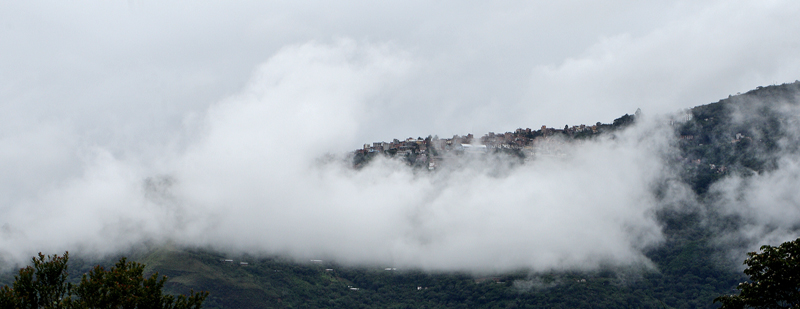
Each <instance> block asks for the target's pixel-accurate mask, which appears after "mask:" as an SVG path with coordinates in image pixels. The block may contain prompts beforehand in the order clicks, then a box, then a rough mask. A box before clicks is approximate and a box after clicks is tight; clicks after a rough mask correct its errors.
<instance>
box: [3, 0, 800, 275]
mask: <svg viewBox="0 0 800 309" xmlns="http://www.w3.org/2000/svg"><path fill="white" fill-rule="evenodd" d="M2 6H3V7H4V8H5V9H3V10H0V50H3V51H4V52H3V53H2V54H0V107H2V109H3V112H2V113H0V163H2V166H4V170H3V175H2V176H0V193H2V196H3V197H2V199H1V200H0V203H2V204H0V211H2V212H3V213H4V214H5V215H4V217H3V219H0V254H2V255H3V256H4V258H6V259H9V260H16V261H19V260H25V259H26V258H27V257H28V256H30V255H31V254H32V253H35V252H37V251H49V250H56V251H58V250H66V249H69V250H79V249H76V248H80V250H84V251H85V252H98V253H108V252H112V251H115V250H118V249H124V248H128V247H130V246H136V245H137V244H139V243H142V242H160V241H167V240H171V241H175V242H178V243H183V244H187V245H196V244H217V245H219V246H221V247H224V248H229V249H239V250H248V251H261V252H265V253H275V252H283V253H290V254H294V255H297V256H306V255H327V256H330V257H336V258H339V259H342V260H343V261H346V262H347V261H349V262H353V263H362V262H363V263H395V264H403V265H409V266H419V267H425V268H430V269H464V268H480V269H484V270H492V269H495V270H497V269H507V268H513V267H526V266H527V267H533V268H536V269H547V268H563V267H581V268H582V267H593V266H596V265H597V264H598V263H604V262H610V263H631V262H642V258H641V249H642V248H643V247H645V246H647V245H648V244H653V243H657V242H658V241H659V239H660V232H659V228H658V226H657V224H655V222H654V221H653V220H654V219H653V216H652V211H653V209H654V208H655V207H659V205H658V203H659V202H658V201H655V200H653V198H652V196H651V195H650V192H649V190H650V187H649V184H650V183H652V182H656V181H660V179H661V178H660V177H669V176H668V174H665V173H664V172H663V171H662V170H661V169H662V167H661V163H660V162H659V161H658V158H657V157H653V155H654V154H659V153H660V152H661V151H667V150H668V146H665V145H663V144H660V141H662V139H661V138H654V139H653V142H656V144H655V145H650V144H648V143H649V142H647V140H648V137H650V135H649V133H650V131H647V130H652V129H648V128H640V129H637V130H634V131H632V132H631V133H628V135H626V136H623V137H621V138H620V139H618V140H609V141H605V142H601V143H586V144H581V145H577V146H575V148H574V149H573V153H574V154H575V155H574V156H572V157H570V158H569V159H565V160H562V161H559V160H555V161H547V160H542V161H537V162H535V163H532V164H528V165H525V166H523V167H521V168H517V169H513V170H509V171H505V172H503V173H499V172H496V171H492V168H494V167H495V165H491V164H488V165H482V164H478V163H475V164H476V165H473V166H471V167H468V168H465V169H464V170H463V171H454V172H452V173H438V174H437V175H435V176H430V175H420V174H414V173H412V172H410V171H408V170H406V169H405V168H403V167H401V166H398V163H396V162H391V161H378V162H375V163H374V165H373V166H370V167H368V168H366V169H364V170H362V171H360V172H354V171H350V170H347V169H345V168H343V167H342V166H340V165H339V163H336V162H335V160H337V159H338V158H339V157H337V155H340V154H341V153H343V152H346V151H349V150H351V149H353V148H355V147H358V145H360V144H362V143H365V142H372V141H379V140H387V141H388V140H390V139H392V138H403V137H408V136H413V137H417V136H427V135H428V134H438V135H439V136H442V137H446V136H449V135H452V134H466V133H475V134H476V135H480V134H482V133H484V132H486V131H495V132H497V131H503V130H513V129H514V128H516V127H534V128H537V127H538V126H540V125H542V124H547V125H549V126H561V125H563V124H566V123H569V124H578V123H580V122H586V123H593V122H595V121H603V122H609V121H610V120H612V119H613V118H616V117H618V116H620V115H621V114H623V113H630V112H633V111H634V110H635V109H636V108H637V107H641V108H642V109H643V110H644V111H645V113H648V114H657V113H661V112H670V111H673V110H678V109H680V108H686V107H690V106H694V105H697V104H702V103H707V102H710V101H714V100H716V99H718V98H720V97H724V96H726V95H727V94H729V93H735V92H737V91H743V90H747V89H750V88H752V87H755V86H757V85H764V84H768V83H772V82H777V83H780V82H785V81H791V80H794V79H796V78H797V77H796V76H794V75H793V74H795V72H797V69H798V66H799V65H800V58H798V56H797V55H798V54H799V53H797V49H798V41H797V39H796V37H800V36H797V35H796V34H797V33H798V32H800V31H798V30H800V29H798V28H797V27H798V26H797V23H796V22H795V21H794V18H793V17H794V16H796V15H797V11H798V6H797V5H796V4H794V3H790V2H781V1H775V2H768V3H765V2H762V1H759V2H753V1H741V2H737V3H735V4H730V3H729V2H721V1H707V2H692V3H678V4H675V3H673V2H663V3H660V2H648V3H647V4H632V3H628V2H623V1H620V2H606V3H604V4H602V5H598V4H593V3H589V2H581V1H562V2H558V3H554V2H526V3H509V4H505V5H494V4H492V5H489V4H483V3H466V4H465V3H462V2H440V3H437V4H431V3H429V2H402V3H401V2H396V3H380V4H376V3H368V4H366V3H360V2H339V3H338V4H336V5H333V4H331V5H327V6H326V5H322V4H314V5H306V4H300V3H278V2H266V3H226V4H217V3H196V4H193V5H192V6H189V5H186V4H182V3H156V2H152V3H151V2H147V1H136V2H129V3H128V5H124V4H114V3H99V2H97V3H93V4H87V5H86V6H85V7H80V6H78V5H74V4H65V3H60V2H48V1H41V2H26V3H4V4H2ZM265 60H266V62H265ZM562 122H563V123H562ZM643 132H645V133H643ZM329 154H332V155H333V158H334V159H330V160H329V161H326V159H324V158H330V157H327V155H329ZM321 158H323V159H321ZM465 164H467V163H465ZM492 164H494V163H492ZM148 179H149V180H148ZM598 231H599V232H598ZM598 244H601V245H598ZM365 248H369V249H368V250H366V249H365Z"/></svg>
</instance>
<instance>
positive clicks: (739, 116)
mask: <svg viewBox="0 0 800 309" xmlns="http://www.w3.org/2000/svg"><path fill="white" fill-rule="evenodd" d="M798 94H800V82H795V83H792V84H784V85H778V86H769V87H759V88H758V89H755V90H753V91H750V92H747V93H745V94H741V95H736V96H732V97H730V98H727V99H724V100H720V101H719V102H716V103H712V104H707V105H702V106H697V107H695V108H693V109H690V110H688V111H686V113H685V114H683V115H678V116H676V118H675V119H673V120H672V121H671V122H670V123H669V124H665V125H671V126H672V127H673V128H674V130H675V136H676V139H675V145H676V147H677V149H678V150H679V151H678V152H677V154H674V156H673V157H670V158H668V160H669V162H670V164H671V165H672V166H673V167H674V168H675V169H676V170H677V171H679V177H680V178H681V181H683V182H685V183H686V184H688V185H689V186H690V187H691V188H692V190H693V191H694V192H695V193H696V195H697V200H698V205H699V206H698V207H689V208H687V209H681V210H674V209H662V210H660V211H658V212H657V213H656V216H657V218H658V220H659V222H660V223H661V224H662V226H663V232H664V235H665V237H666V240H665V242H664V243H662V244H661V245H659V246H658V247H656V248H653V249H650V250H649V251H648V252H645V254H646V256H647V257H648V258H649V259H650V260H651V261H652V262H653V263H654V264H655V270H653V269H644V268H642V269H638V268H627V269H619V268H612V267H607V268H604V269H601V270H598V271H592V272H571V271H567V272H557V271H553V272H546V273H531V272H530V271H528V270H524V269H522V270H519V271H517V272H513V273H503V274H491V275H482V276H475V275H471V274H464V273H426V272H422V271H418V270H413V269H388V270H387V269H385V268H383V267H378V266H369V267H367V266H362V267H346V266H342V265H338V264H336V263H335V262H334V261H301V262H298V261H294V260H290V259H287V258H283V257H278V256H273V257H264V256H247V255H229V254H227V253H225V252H218V251H214V250H210V249H196V248H195V249H186V248H177V247H174V246H164V247H160V248H158V249H155V250H150V251H147V252H143V253H133V254H130V257H131V258H132V259H133V260H135V261H138V262H141V263H144V264H146V265H147V269H146V271H147V272H158V273H160V274H163V275H167V276H168V277H169V278H170V280H169V282H168V284H167V287H166V289H167V290H168V292H170V293H181V294H185V293H188V291H189V289H194V290H195V291H197V290H206V291H209V292H210V296H209V297H208V298H207V300H206V302H205V307H206V308H717V307H718V306H717V305H716V304H714V303H712V300H713V299H714V298H715V297H717V296H719V295H721V294H730V293H732V290H733V289H734V288H735V287H736V285H737V283H738V282H741V281H743V280H744V279H745V277H744V276H743V275H742V274H741V272H740V271H739V270H738V269H740V267H741V266H740V264H741V260H743V259H744V258H745V256H742V257H741V258H740V259H739V261H738V262H737V261H731V259H730V257H729V256H726V255H725V253H726V252H730V249H731V248H730V246H736V245H738V244H732V243H730V242H728V243H725V242H719V241H717V238H716V236H717V235H719V233H721V232H722V231H726V230H729V229H735V228H736V227H737V226H738V225H739V224H741V222H742V221H741V220H742V218H737V217H735V216H729V215H725V214H722V213H719V212H718V211H717V210H716V209H714V207H713V205H714V204H713V200H714V196H713V195H712V194H711V193H709V188H711V185H712V184H713V183H715V182H717V181H719V180H720V179H724V178H725V177H728V176H730V175H740V176H744V177H747V176H748V175H756V174H759V173H765V172H769V171H771V170H774V169H776V168H778V164H779V162H778V160H779V155H781V154H786V153H796V152H797V151H798V148H799V147H798V146H800V143H799V142H798V140H797V139H796V137H795V136H798V135H800V134H799V133H800V132H789V131H788V130H792V129H793V128H795V127H794V125H796V124H797V123H798V122H800V115H797V114H791V113H786V112H785V109H782V108H783V107H785V106H797V105H798ZM634 122H635V116H633V115H627V114H626V115H625V116H623V117H621V118H619V119H617V120H615V121H614V122H613V123H611V124H600V123H598V124H597V125H596V127H595V128H594V130H581V131H577V130H576V131H572V132H571V131H570V130H569V128H565V130H558V131H556V130H553V131H549V130H548V129H545V130H544V131H542V130H527V131H525V130H521V131H518V132H515V133H514V134H518V135H519V136H527V138H531V139H532V138H536V137H538V136H545V135H547V134H563V135H564V136H568V137H569V138H572V139H585V138H593V137H595V136H600V135H602V134H609V133H610V132H613V131H615V130H624V129H625V128H626V127H627V126H628V125H630V124H631V123H634ZM505 136H509V135H505ZM510 136H511V137H512V138H513V137H515V136H516V135H510ZM470 138H472V137H471V136H470ZM506 139H508V138H507V137H506ZM420 140H422V139H420ZM426 140H427V142H433V141H434V139H431V138H429V139H426ZM514 141H515V142H519V141H523V142H524V139H522V138H519V139H514ZM523 142H519V143H520V144H519V145H520V147H523V145H522V143H523ZM398 145H401V146H402V143H401V144H398ZM417 145H425V144H424V143H417ZM416 147H417V148H416V150H419V149H420V148H421V147H420V146H416ZM398 149H399V148H397V149H395V152H391V155H395V153H396V152H397V151H408V152H409V153H411V154H413V153H414V152H413V151H416V150H415V149H411V150H408V149H399V150H398ZM374 153H375V152H369V151H366V150H364V151H361V152H357V153H355V157H356V159H354V164H355V165H357V166H363V165H364V164H369V158H370V157H371V156H375V155H376V154H374ZM386 153H390V152H389V151H388V150H387V151H386ZM521 155H523V156H524V154H521ZM359 156H360V157H359ZM409 157H410V156H409ZM431 157H432V156H431ZM426 160H429V158H426ZM409 165H411V166H412V167H414V168H419V167H425V166H428V165H427V163H426V164H425V165H422V164H416V163H414V160H410V164H409ZM73 260H74V261H73ZM73 260H71V263H72V264H71V266H70V267H71V268H70V269H71V272H72V273H73V277H76V276H78V274H80V273H81V272H82V271H84V270H85V269H88V267H89V266H90V264H91V263H89V262H86V261H80V260H78V259H73ZM113 260H114V259H109V260H107V261H100V262H101V263H110V262H111V261H113ZM0 279H2V281H3V282H2V283H8V282H9V281H10V280H12V279H11V277H10V276H9V275H8V274H6V275H3V276H2V277H0Z"/></svg>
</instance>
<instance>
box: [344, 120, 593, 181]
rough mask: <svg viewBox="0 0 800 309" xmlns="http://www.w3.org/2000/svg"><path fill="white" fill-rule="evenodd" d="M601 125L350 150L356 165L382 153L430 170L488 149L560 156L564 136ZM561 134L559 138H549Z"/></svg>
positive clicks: (397, 142)
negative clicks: (458, 157) (448, 160)
mask: <svg viewBox="0 0 800 309" xmlns="http://www.w3.org/2000/svg"><path fill="white" fill-rule="evenodd" d="M602 126H607V125H603V124H600V123H597V124H596V125H592V126H587V125H583V124H582V125H579V126H577V125H576V126H572V127H569V126H564V129H554V128H548V127H547V126H542V127H541V129H539V130H532V129H530V128H526V129H522V128H519V129H517V130H515V131H514V132H506V133H494V132H489V133H487V134H485V135H484V136H482V137H480V138H475V137H474V136H473V135H472V134H467V135H464V136H460V135H454V136H453V137H452V138H443V139H442V138H439V137H438V136H434V137H431V136H428V137H427V138H421V137H418V138H416V139H415V138H411V137H409V138H407V139H405V140H398V139H394V140H393V141H391V142H374V143H372V144H364V146H363V147H362V148H361V149H358V150H356V151H355V152H354V155H355V158H356V159H355V160H354V164H355V166H356V167H360V166H361V165H362V164H364V163H365V162H366V160H363V159H364V158H367V157H370V156H372V155H375V154H384V155H388V156H392V157H400V158H405V159H406V160H407V162H408V163H409V164H410V165H412V166H417V167H426V168H428V169H429V170H434V169H436V168H437V166H438V165H439V164H440V163H441V162H442V161H443V158H444V157H447V156H453V155H455V156H458V155H463V154H474V153H488V152H491V151H502V150H511V151H516V153H517V154H521V155H522V156H523V157H524V158H533V157H534V156H537V155H545V156H547V155H550V156H558V155H563V152H562V148H563V147H562V146H563V145H564V143H565V139H566V138H574V137H576V136H579V135H584V136H585V135H591V134H596V133H598V132H599V130H600V128H601V127H602ZM553 137H561V138H553Z"/></svg>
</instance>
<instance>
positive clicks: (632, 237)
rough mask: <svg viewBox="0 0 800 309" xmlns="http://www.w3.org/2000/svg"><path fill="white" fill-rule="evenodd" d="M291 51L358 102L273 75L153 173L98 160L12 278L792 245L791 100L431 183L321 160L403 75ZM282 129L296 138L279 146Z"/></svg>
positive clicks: (757, 99)
mask: <svg viewBox="0 0 800 309" xmlns="http://www.w3.org/2000/svg"><path fill="white" fill-rule="evenodd" d="M298 48H299V50H297V51H295V52H300V53H302V54H307V55H309V56H308V59H305V60H303V61H304V62H301V63H295V64H293V65H292V67H293V70H295V69H296V67H297V66H301V65H304V64H306V65H310V66H313V67H314V70H315V71H318V72H333V73H328V74H317V75H316V76H320V77H319V78H321V79H320V80H319V81H318V83H316V85H317V86H315V88H318V87H319V85H320V84H323V85H325V84H328V85H330V87H331V88H332V89H345V88H343V87H339V86H337V85H339V84H340V83H347V84H349V85H353V84H356V85H362V87H356V88H355V89H359V91H353V90H350V91H334V92H332V93H331V92H325V93H324V96H325V99H324V100H321V99H320V98H318V97H317V96H318V95H321V94H315V93H314V92H313V91H312V92H309V91H308V89H306V88H302V87H300V88H297V87H296V86H297V84H296V83H292V82H291V81H292V78H295V77H296V78H301V77H302V78H307V76H306V75H302V76H296V75H292V74H288V75H286V74H282V73H280V72H281V68H282V67H283V65H282V63H284V62H285V61H283V60H281V59H280V57H278V58H276V60H274V62H268V63H267V64H265V65H264V67H263V68H262V69H263V74H261V73H259V74H255V77H254V80H253V81H252V82H251V86H249V88H248V89H246V90H245V91H243V92H242V93H241V94H239V95H237V96H234V97H232V98H230V99H228V100H226V101H224V102H221V103H220V104H218V105H215V106H213V107H212V108H210V109H209V111H208V113H207V114H206V116H204V117H202V118H201V120H198V121H197V124H196V126H197V129H196V130H197V131H200V132H204V134H203V135H202V136H198V137H197V138H194V139H193V140H191V142H190V143H189V144H188V145H187V146H185V147H182V148H181V149H178V150H176V151H174V152H172V153H169V154H168V155H167V156H165V157H163V158H161V159H159V160H158V161H157V162H156V163H157V164H151V165H150V166H147V167H145V166H142V165H141V162H137V161H135V160H126V159H125V158H120V157H117V156H114V155H113V154H111V153H108V152H106V151H103V150H102V149H97V150H96V151H93V152H91V153H88V154H85V156H86V157H87V159H88V160H89V161H87V162H86V165H85V166H84V172H83V173H82V176H81V177H79V178H76V179H73V180H70V181H67V182H64V183H62V184H60V185H58V186H55V187H52V188H51V189H48V190H45V191H38V192H37V193H35V194H33V195H26V196H23V197H20V198H18V199H17V200H16V202H15V203H12V204H11V205H13V207H7V208H8V209H7V212H6V213H7V215H6V216H5V221H4V222H3V225H2V226H3V228H2V229H3V247H2V255H3V259H4V260H5V261H6V265H13V263H15V262H20V261H23V260H25V259H27V257H28V256H30V255H31V253H32V252H38V251H56V252H58V251H64V250H70V251H72V252H74V253H76V254H78V255H81V254H83V255H98V254H99V255H105V254H114V253H117V252H124V251H126V250H130V249H132V248H136V247H139V246H141V245H142V244H148V246H158V245H159V244H164V243H172V244H178V245H181V246H188V247H208V248H214V249H216V250H222V251H226V252H239V253H248V254H267V255H272V254H281V255H288V256H292V257H295V258H297V259H298V260H306V259H310V258H323V259H332V260H335V261H337V262H339V263H344V264H349V265H394V266H399V267H405V268H421V269H427V270H440V271H441V270H445V271H447V270H451V271H452V270H457V271H468V272H475V273H484V272H498V271H509V270H515V269H530V270H533V271H547V270H559V269H560V270H592V269H597V268H598V267H600V266H602V265H620V266H631V265H641V266H644V267H651V266H652V262H651V261H650V260H649V259H648V258H647V257H646V256H645V254H644V253H645V252H647V251H648V250H651V249H653V248H658V246H660V245H661V243H663V241H664V240H665V234H664V230H665V228H668V227H666V226H665V223H664V222H663V221H659V214H662V213H664V212H665V211H666V212H670V213H671V212H677V213H681V212H697V213H698V214H700V215H701V216H708V217H707V218H706V219H705V220H707V224H709V225H710V226H715V225H716V224H717V223H716V221H714V220H717V219H719V218H717V217H720V218H724V219H725V220H734V221H733V222H735V223H736V224H734V225H733V226H735V228H731V227H728V228H727V230H725V231H724V234H721V235H719V236H718V237H719V241H727V242H731V243H735V244H737V247H736V248H740V249H752V248H754V246H756V245H758V244H763V243H775V242H779V241H782V240H786V239H790V238H792V237H794V236H795V235H796V230H797V224H798V223H797V222H798V219H799V218H798V211H797V207H796V205H797V200H798V197H797V196H796V194H795V192H794V190H793V188H796V185H797V177H796V175H797V173H796V172H797V171H796V168H797V166H798V164H797V159H796V158H797V156H796V152H797V132H800V131H798V128H797V123H798V122H797V115H798V113H797V105H798V104H797V87H798V84H797V83H793V84H786V85H782V86H770V87H764V88H760V89H758V90H754V91H752V92H750V93H746V94H744V95H741V96H735V97H732V98H729V99H726V100H722V101H720V102H718V103H714V104H709V105H705V106H699V107H696V108H694V109H692V110H690V111H687V112H685V113H677V114H675V115H645V116H641V117H637V118H636V121H635V123H634V124H633V125H630V126H628V127H626V128H624V129H619V130H614V131H609V132H607V133H604V134H597V135H596V136H594V137H592V138H585V139H574V138H573V139H570V138H568V137H559V136H558V135H553V136H551V137H548V138H545V139H543V140H542V142H547V143H556V142H557V143H558V145H559V146H558V147H559V151H560V153H562V154H563V155H560V156H538V157H537V156H534V157H533V158H532V160H525V161H523V162H521V163H520V162H519V158H518V157H515V156H513V155H508V154H506V153H504V152H497V153H489V154H484V155H479V156H472V155H461V156H458V157H455V158H454V159H452V160H450V161H451V163H453V164H450V168H442V169H440V170H437V171H435V172H429V171H424V172H420V171H419V170H418V169H414V168H411V167H408V166H407V165H406V162H404V161H403V160H397V159H390V158H386V157H383V156H380V157H377V158H375V159H374V160H372V161H371V162H370V163H369V164H367V165H365V166H363V167H361V168H360V169H357V170H356V169H353V168H352V166H351V164H352V163H351V160H350V159H348V156H347V155H345V154H344V153H339V154H336V153H328V152H326V150H328V149H332V148H336V147H332V145H335V144H338V143H342V142H343V141H346V140H348V139H351V138H352V135H351V134H350V133H351V132H352V129H353V128H352V126H351V124H352V123H353V122H354V117H357V116H358V112H359V111H360V110H361V107H360V106H359V104H361V103H359V102H363V100H362V99H361V98H363V97H364V96H368V95H369V92H370V90H369V89H370V88H371V87H375V86H376V85H377V83H376V81H375V77H376V76H380V77H381V78H392V76H393V75H394V74H401V72H400V71H401V69H398V68H402V65H400V64H401V63H402V60H401V59H394V60H392V58H391V57H390V58H385V57H383V56H382V55H383V54H382V53H383V51H382V50H381V49H374V50H370V51H368V53H367V55H365V56H364V57H365V59H380V61H378V62H370V61H369V60H367V61H366V62H359V63H356V64H354V65H352V66H346V67H341V66H338V65H332V64H330V63H329V61H330V60H331V59H336V58H337V57H341V56H344V55H348V54H349V53H352V52H354V51H353V50H351V49H349V48H348V47H347V46H344V47H337V48H335V49H331V48H330V47H324V46H315V45H306V46H302V47H298ZM340 53H344V55H340ZM387 63H391V65H387ZM398 70H400V71H398ZM276 72H277V73H276ZM325 76H336V78H325ZM278 81H280V82H278ZM346 89H354V88H353V87H348V88H346ZM289 98H291V99H289ZM276 110H280V111H281V112H276ZM287 123H293V125H294V126H295V127H297V128H300V129H298V130H295V131H290V132H284V133H281V134H275V132H279V131H280V128H283V127H285V126H286V124H287ZM565 136H566V135H565ZM688 136H692V137H691V138H690V139H687V138H688ZM743 145H744V146H743ZM445 162H447V161H446V160H445ZM31 210H33V211H31ZM712 218H716V219H714V220H712ZM8 263H12V264H8Z"/></svg>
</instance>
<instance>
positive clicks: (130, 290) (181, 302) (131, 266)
mask: <svg viewBox="0 0 800 309" xmlns="http://www.w3.org/2000/svg"><path fill="white" fill-rule="evenodd" d="M68 257H69V254H68V253H64V256H63V257H59V256H58V255H53V256H47V257H45V256H44V255H43V254H41V253H39V258H38V259H37V258H33V266H28V267H26V268H22V269H20V271H19V275H17V276H15V281H14V284H13V288H9V287H8V286H5V287H3V288H0V309H6V308H8V309H12V308H13V309H16V308H26V309H27V308H31V309H34V308H78V309H82V308H125V309H137V308H139V309H141V308H156V309H162V308H163V309H184V308H185V309H199V308H201V307H202V303H203V301H204V300H205V298H206V297H207V296H208V293H207V292H200V293H195V292H194V291H191V292H190V295H189V296H185V295H179V296H177V297H175V296H173V295H164V294H163V293H162V291H161V290H162V288H163V287H164V283H166V281H167V278H166V276H163V277H161V278H159V276H158V273H155V274H153V275H152V276H150V277H148V278H147V279H145V278H144V265H143V264H140V263H136V262H128V261H126V259H125V258H122V259H120V261H119V262H117V264H116V265H115V266H113V267H111V269H110V270H108V271H107V270H105V269H104V268H103V267H101V266H96V267H95V268H94V269H93V270H92V271H90V272H89V273H88V274H84V275H83V278H82V279H81V282H80V283H79V284H78V285H76V286H73V285H72V284H70V283H67V282H66V279H67V261H68Z"/></svg>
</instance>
